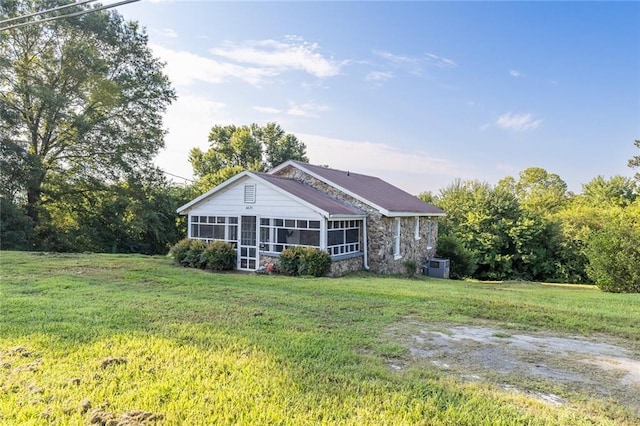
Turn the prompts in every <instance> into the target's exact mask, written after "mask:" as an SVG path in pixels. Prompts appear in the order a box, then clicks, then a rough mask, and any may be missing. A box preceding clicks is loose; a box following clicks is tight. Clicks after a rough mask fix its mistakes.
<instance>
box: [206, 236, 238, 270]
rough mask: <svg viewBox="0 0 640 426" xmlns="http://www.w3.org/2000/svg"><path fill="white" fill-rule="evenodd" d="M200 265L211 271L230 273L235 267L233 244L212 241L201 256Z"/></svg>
mask: <svg viewBox="0 0 640 426" xmlns="http://www.w3.org/2000/svg"><path fill="white" fill-rule="evenodd" d="M200 260H201V263H202V265H203V266H204V267H205V268H207V269H211V270H213V271H230V270H232V269H235V267H236V250H235V249H234V248H233V244H229V243H226V242H224V241H212V242H211V243H209V245H208V246H207V247H206V249H205V250H204V252H203V253H202V255H201V259H200Z"/></svg>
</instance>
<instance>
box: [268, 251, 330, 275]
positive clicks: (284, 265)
mask: <svg viewBox="0 0 640 426" xmlns="http://www.w3.org/2000/svg"><path fill="white" fill-rule="evenodd" d="M277 266H278V269H279V270H280V272H282V273H283V274H285V275H291V276H297V275H313V276H314V277H321V276H324V275H326V274H327V273H328V272H329V269H330V268H331V256H330V255H329V253H327V252H326V251H322V250H319V249H317V248H313V247H289V248H287V249H284V250H282V252H281V253H280V257H279V258H278V265H277Z"/></svg>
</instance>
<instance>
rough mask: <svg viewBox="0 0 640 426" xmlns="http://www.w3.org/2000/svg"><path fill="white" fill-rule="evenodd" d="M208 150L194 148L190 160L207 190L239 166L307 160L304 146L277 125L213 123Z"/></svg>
mask: <svg viewBox="0 0 640 426" xmlns="http://www.w3.org/2000/svg"><path fill="white" fill-rule="evenodd" d="M209 146H210V148H209V149H208V150H207V151H203V150H201V149H200V148H193V149H192V150H191V152H190V153H189V161H190V162H191V165H192V167H193V172H194V174H195V175H196V176H197V177H198V182H197V183H196V185H195V186H196V188H197V189H198V190H199V191H206V190H209V189H211V188H212V187H214V186H216V185H218V184H220V183H221V182H223V181H225V180H226V179H228V178H230V177H231V176H233V175H235V174H236V173H238V172H240V171H242V170H245V169H247V170H254V171H264V170H268V169H270V168H272V167H275V166H277V165H278V164H280V163H283V162H285V161H287V160H298V161H309V160H308V159H307V155H306V149H307V148H306V146H305V144H304V143H303V142H301V141H300V140H298V138H296V137H295V136H294V135H292V134H290V133H286V132H285V131H284V130H283V129H282V128H281V127H280V125H278V124H276V123H267V124H266V125H265V126H259V125H258V124H255V123H254V124H251V125H249V126H234V125H229V126H219V125H216V126H213V128H212V129H211V132H210V133H209Z"/></svg>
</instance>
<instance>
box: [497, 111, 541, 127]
mask: <svg viewBox="0 0 640 426" xmlns="http://www.w3.org/2000/svg"><path fill="white" fill-rule="evenodd" d="M495 124H496V126H498V127H501V128H503V129H509V130H516V131H525V130H533V129H536V128H538V127H539V126H540V124H542V119H536V118H534V117H533V115H532V114H513V113H511V112H507V113H505V114H502V115H501V116H500V117H498V119H497V120H496V123H495Z"/></svg>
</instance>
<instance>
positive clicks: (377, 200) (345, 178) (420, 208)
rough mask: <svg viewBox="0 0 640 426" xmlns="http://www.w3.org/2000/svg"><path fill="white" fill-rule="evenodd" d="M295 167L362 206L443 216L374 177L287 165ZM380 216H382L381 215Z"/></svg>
mask: <svg viewBox="0 0 640 426" xmlns="http://www.w3.org/2000/svg"><path fill="white" fill-rule="evenodd" d="M291 163H292V164H294V165H295V166H297V167H299V168H301V169H303V170H308V171H309V172H311V173H313V174H315V175H317V176H319V177H320V178H321V180H324V181H326V182H328V183H331V184H333V186H338V187H340V188H342V189H344V190H346V191H348V192H350V193H351V194H352V195H354V196H355V197H356V198H359V199H360V200H361V201H363V202H365V203H366V204H373V207H380V208H382V209H383V210H386V211H387V213H389V214H393V213H418V214H425V215H443V214H444V211H443V210H442V209H440V208H439V207H436V206H434V205H431V204H428V203H425V202H424V201H422V200H420V199H419V198H418V197H416V196H414V195H411V194H409V193H408V192H405V191H403V190H402V189H400V188H398V187H396V186H393V185H391V184H390V183H387V182H385V181H383V180H382V179H380V178H377V177H374V176H367V175H361V174H359V173H353V172H346V171H343V170H336V169H329V168H327V167H322V166H315V165H312V164H307V163H301V162H298V161H291ZM383 213H384V212H383Z"/></svg>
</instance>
